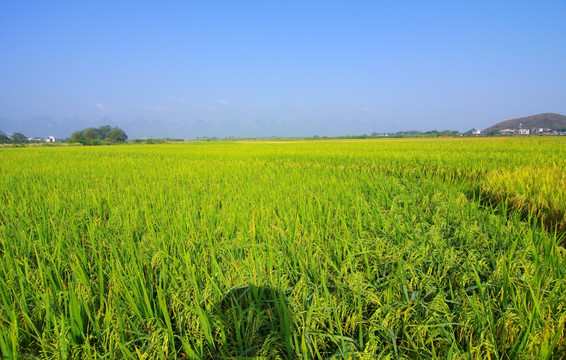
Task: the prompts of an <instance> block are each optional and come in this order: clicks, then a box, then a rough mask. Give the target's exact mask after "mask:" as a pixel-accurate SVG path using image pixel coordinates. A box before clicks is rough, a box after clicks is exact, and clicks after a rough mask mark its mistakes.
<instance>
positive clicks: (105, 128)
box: [96, 125, 112, 140]
mask: <svg viewBox="0 0 566 360" xmlns="http://www.w3.org/2000/svg"><path fill="white" fill-rule="evenodd" d="M96 130H97V131H98V133H99V134H100V138H101V139H103V140H104V139H106V137H107V136H108V133H109V132H110V131H111V130H112V128H111V127H110V125H102V126H101V127H99V128H98V129H96Z"/></svg>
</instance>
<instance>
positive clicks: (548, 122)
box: [482, 113, 566, 134]
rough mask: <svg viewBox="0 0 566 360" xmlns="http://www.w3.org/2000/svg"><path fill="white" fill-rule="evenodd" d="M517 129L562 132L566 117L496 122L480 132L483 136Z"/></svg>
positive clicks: (540, 117)
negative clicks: (503, 130) (540, 129)
mask: <svg viewBox="0 0 566 360" xmlns="http://www.w3.org/2000/svg"><path fill="white" fill-rule="evenodd" d="M519 127H522V128H523V129H532V128H548V129H551V130H562V129H566V116H564V115H560V114H553V113H544V114H537V115H531V116H525V117H521V118H517V119H511V120H505V121H501V122H498V123H497V124H495V125H492V126H490V127H488V128H487V129H485V130H483V131H482V132H483V133H484V134H485V133H491V132H497V131H499V130H501V129H519Z"/></svg>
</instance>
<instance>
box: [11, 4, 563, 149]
mask: <svg viewBox="0 0 566 360" xmlns="http://www.w3.org/2000/svg"><path fill="white" fill-rule="evenodd" d="M565 18H566V0H548V1H536V2H535V1H496V2H494V1H428V2H424V1H348V2H346V1H320V2H315V1H301V2H298V1H297V2H295V1H284V2H283V1H281V2H276V1H206V2H205V1H178V2H177V1H160V2H155V1H152V2H149V1H147V2H144V1H131V2H125V1H119V2H118V1H112V2H110V1H90V2H79V1H69V2H63V1H49V2H40V1H39V2H38V1H34V2H28V1H3V2H2V3H1V4H0V53H1V54H2V55H1V56H0V130H4V131H6V132H12V131H27V132H28V133H29V134H28V133H26V135H30V136H31V135H50V134H47V133H45V132H48V131H51V132H53V133H55V135H56V136H59V137H64V136H68V135H69V134H70V133H71V132H72V131H73V130H77V129H80V128H83V127H87V126H99V125H101V124H104V123H110V124H112V125H117V126H120V127H122V128H124V129H125V130H126V132H127V133H128V134H129V136H130V138H141V137H162V136H169V137H182V138H194V137H197V136H222V137H223V136H272V135H278V136H312V135H314V134H317V135H321V136H322V135H345V134H362V133H371V132H373V131H376V132H382V131H398V130H411V129H416V130H432V129H439V130H441V129H457V130H461V131H466V130H469V129H470V128H472V127H475V128H479V129H483V128H485V127H488V126H489V125H491V124H493V123H495V122H498V121H502V120H506V119H510V118H515V117H521V116H527V115H532V114H536V113H542V112H556V113H561V114H566V101H565V100H564V99H565V95H566V62H565V59H566V46H565V44H566V21H564V19H565ZM33 132H36V133H33ZM37 132H42V133H37ZM24 133H25V132H24Z"/></svg>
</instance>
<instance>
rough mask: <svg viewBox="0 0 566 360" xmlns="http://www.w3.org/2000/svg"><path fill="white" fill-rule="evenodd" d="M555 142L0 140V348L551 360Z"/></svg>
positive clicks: (558, 157)
mask: <svg viewBox="0 0 566 360" xmlns="http://www.w3.org/2000/svg"><path fill="white" fill-rule="evenodd" d="M535 150H536V151H535ZM565 152H566V148H565V147H564V140H563V139H560V138H529V139H518V138H514V139H509V138H505V139H501V138H500V139H497V138H493V139H437V140H432V139H415V140H389V139H388V140H377V141H375V140H373V141H331V142H322V141H316V142H314V141H288V142H274V143H271V142H252V143H246V142H214V143H212V142H204V143H187V144H159V145H155V146H144V145H124V146H114V147H97V148H93V147H60V148H59V147H49V148H43V147H41V148H3V149H0V160H1V161H2V164H3V166H2V168H1V169H0V172H1V176H0V204H1V206H0V354H1V356H0V358H2V357H3V358H39V359H72V358H85V359H105V358H108V359H117V358H119V359H121V358H125V359H140V358H141V359H153V358H162V359H177V358H185V359H203V358H204V359H219V358H261V357H264V358H281V359H296V358H302V359H312V358H315V359H329V358H334V359H341V358H352V359H369V358H383V359H387V358H390V359H398V358H410V359H430V358H432V359H476V358H477V359H479V358H481V359H484V358H491V359H532V358H547V359H555V358H561V357H562V356H563V354H564V353H566V342H565V340H566V333H565V330H564V325H565V319H566V315H565V314H566V312H565V309H564V304H566V297H565V295H564V294H566V288H565V287H566V281H565V279H566V276H565V275H566V274H565V271H566V260H565V256H566V252H565V250H564V248H563V247H561V246H559V243H560V240H561V238H560V236H561V235H560V233H559V232H556V231H548V229H547V224H548V223H549V220H548V219H550V215H546V216H547V217H541V216H540V214H541V211H540V209H541V208H542V207H541V206H542V205H541V204H548V208H549V209H552V211H556V209H561V208H562V205H563V201H562V200H560V199H563V196H564V188H565V187H563V186H558V185H560V184H561V183H560V181H562V180H561V179H563V173H561V172H560V171H561V170H562V169H564V159H565V158H566V157H565V156H564V155H566V154H565ZM527 169H530V170H527ZM497 174H500V177H501V179H500V180H498V178H497V176H498V175H497ZM557 174H560V176H562V177H560V176H559V175H557ZM513 177H515V178H516V179H518V180H517V181H518V182H520V183H521V184H523V183H525V184H528V186H525V187H519V186H514V185H513V183H512V182H509V181H515V180H513ZM510 179H511V180H510ZM521 179H522V180H521ZM540 179H542V180H540ZM505 186H506V187H505ZM509 189H515V190H516V191H515V192H511V191H509ZM491 190H494V191H496V193H504V194H505V197H502V198H500V199H496V200H494V201H493V203H486V202H484V201H482V196H481V194H482V191H484V195H485V193H486V192H487V191H491ZM510 196H517V197H521V196H522V197H523V198H526V199H528V201H525V202H524V204H531V205H528V206H530V207H527V208H529V209H533V210H532V211H527V212H526V213H522V212H521V211H508V210H509V209H510V208H512V207H513V206H514V205H512V203H511V202H509V201H507V200H505V199H509V197H510ZM544 201H546V202H544ZM548 214H551V212H550V210H548ZM541 223H542V225H543V226H539V225H540V224H541Z"/></svg>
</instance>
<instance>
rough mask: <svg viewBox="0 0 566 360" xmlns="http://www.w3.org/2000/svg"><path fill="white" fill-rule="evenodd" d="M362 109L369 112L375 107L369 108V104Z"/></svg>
mask: <svg viewBox="0 0 566 360" xmlns="http://www.w3.org/2000/svg"><path fill="white" fill-rule="evenodd" d="M360 110H362V111H363V112H367V113H370V112H373V109H372V108H369V107H367V106H366V107H363V108H361V109H360Z"/></svg>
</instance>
